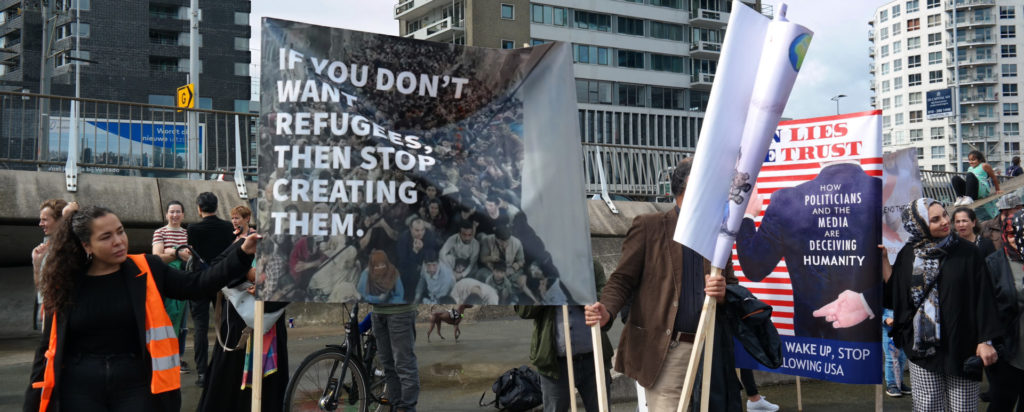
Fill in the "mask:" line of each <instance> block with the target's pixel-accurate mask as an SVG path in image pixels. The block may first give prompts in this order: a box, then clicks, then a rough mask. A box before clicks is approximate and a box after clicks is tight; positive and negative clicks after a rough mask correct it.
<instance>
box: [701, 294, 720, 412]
mask: <svg viewBox="0 0 1024 412" xmlns="http://www.w3.org/2000/svg"><path fill="white" fill-rule="evenodd" d="M707 310H708V320H709V322H708V326H707V329H708V330H707V332H705V333H704V375H702V378H703V379H701V384H700V388H701V391H700V410H701V412H708V407H709V406H710V405H709V404H710V403H711V402H709V400H710V399H711V365H712V364H713V363H714V362H713V360H714V359H713V358H712V356H713V354H714V353H715V316H716V315H717V312H718V302H717V301H714V302H712V304H711V306H708V309H707Z"/></svg>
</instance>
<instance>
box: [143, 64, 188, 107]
mask: <svg viewBox="0 0 1024 412" xmlns="http://www.w3.org/2000/svg"><path fill="white" fill-rule="evenodd" d="M187 67H188V66H187V65H186V68H187ZM149 71H152V72H176V71H178V59H177V58H175V57H163V56H149ZM154 104H157V103H154ZM173 105H174V98H173V97H172V98H171V104H169V105H167V106H173Z"/></svg>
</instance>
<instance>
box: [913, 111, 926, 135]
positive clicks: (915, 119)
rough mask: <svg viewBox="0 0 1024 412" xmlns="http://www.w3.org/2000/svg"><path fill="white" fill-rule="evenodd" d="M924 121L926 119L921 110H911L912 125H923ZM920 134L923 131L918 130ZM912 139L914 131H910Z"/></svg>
mask: <svg viewBox="0 0 1024 412" xmlns="http://www.w3.org/2000/svg"><path fill="white" fill-rule="evenodd" d="M923 120H924V118H923V117H922V116H921V111H920V110H911V111H910V123H921V122H922V121H923ZM920 132H921V131H920V130H918V133H920ZM910 137H914V131H913V130H911V131H910Z"/></svg>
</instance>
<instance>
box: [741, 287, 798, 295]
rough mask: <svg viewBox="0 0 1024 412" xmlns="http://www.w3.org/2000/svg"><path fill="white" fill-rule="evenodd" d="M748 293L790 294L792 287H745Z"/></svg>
mask: <svg viewBox="0 0 1024 412" xmlns="http://www.w3.org/2000/svg"><path fill="white" fill-rule="evenodd" d="M747 290H749V291H750V293H753V294H755V295H756V294H759V293H760V294H764V295H792V294H793V289H765V288H747Z"/></svg>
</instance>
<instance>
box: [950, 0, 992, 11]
mask: <svg viewBox="0 0 1024 412" xmlns="http://www.w3.org/2000/svg"><path fill="white" fill-rule="evenodd" d="M954 5H956V9H957V10H960V9H974V8H980V7H993V6H995V5H996V0H948V1H946V11H952V10H953V6H954Z"/></svg>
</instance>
